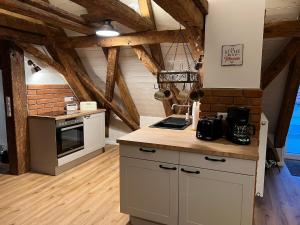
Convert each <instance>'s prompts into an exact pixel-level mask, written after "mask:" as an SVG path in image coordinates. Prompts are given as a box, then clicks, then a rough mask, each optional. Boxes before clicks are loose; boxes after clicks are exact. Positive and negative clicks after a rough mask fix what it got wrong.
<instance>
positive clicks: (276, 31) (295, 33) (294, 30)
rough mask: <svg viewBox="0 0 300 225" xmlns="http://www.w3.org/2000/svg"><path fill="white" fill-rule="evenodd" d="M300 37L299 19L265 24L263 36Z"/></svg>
mask: <svg viewBox="0 0 300 225" xmlns="http://www.w3.org/2000/svg"><path fill="white" fill-rule="evenodd" d="M277 37H300V20H293V21H280V22H272V23H267V24H265V28H264V38H277Z"/></svg>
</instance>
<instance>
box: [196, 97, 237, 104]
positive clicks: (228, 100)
mask: <svg viewBox="0 0 300 225" xmlns="http://www.w3.org/2000/svg"><path fill="white" fill-rule="evenodd" d="M201 103H209V104H233V97H212V96H211V97H204V98H203V99H202V100H201Z"/></svg>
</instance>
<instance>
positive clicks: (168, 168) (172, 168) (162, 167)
mask: <svg viewBox="0 0 300 225" xmlns="http://www.w3.org/2000/svg"><path fill="white" fill-rule="evenodd" d="M159 168H161V169H164V170H177V168H176V167H166V166H163V165H159Z"/></svg>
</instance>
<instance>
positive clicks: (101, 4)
mask: <svg viewBox="0 0 300 225" xmlns="http://www.w3.org/2000/svg"><path fill="white" fill-rule="evenodd" d="M71 1H73V2H75V3H77V4H79V5H81V6H84V7H86V8H87V10H88V12H89V14H88V15H83V18H85V19H87V20H88V21H90V22H101V21H102V20H103V18H106V19H111V20H114V21H117V22H119V23H121V24H123V25H125V26H127V27H129V28H131V29H133V30H136V31H147V30H152V29H153V24H152V22H151V20H149V19H148V18H144V17H142V16H141V15H140V14H138V13H137V12H136V11H134V10H133V9H132V8H130V7H129V6H127V5H126V4H124V3H122V2H121V1H119V0H105V1H102V0H94V1H89V0H71Z"/></svg>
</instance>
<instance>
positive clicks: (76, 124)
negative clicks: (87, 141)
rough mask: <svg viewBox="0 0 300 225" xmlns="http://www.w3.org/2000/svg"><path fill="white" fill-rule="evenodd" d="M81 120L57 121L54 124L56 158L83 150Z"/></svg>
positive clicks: (78, 118) (80, 118) (79, 118)
mask: <svg viewBox="0 0 300 225" xmlns="http://www.w3.org/2000/svg"><path fill="white" fill-rule="evenodd" d="M83 132H84V130H83V118H82V117H77V118H72V119H64V120H58V121H57V122H56V144H57V158H61V157H64V156H66V155H69V154H72V153H74V152H77V151H80V150H83V149H84V134H83Z"/></svg>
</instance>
